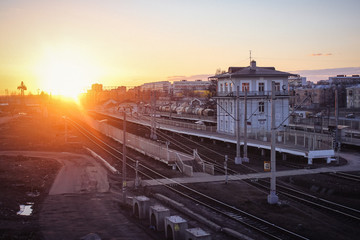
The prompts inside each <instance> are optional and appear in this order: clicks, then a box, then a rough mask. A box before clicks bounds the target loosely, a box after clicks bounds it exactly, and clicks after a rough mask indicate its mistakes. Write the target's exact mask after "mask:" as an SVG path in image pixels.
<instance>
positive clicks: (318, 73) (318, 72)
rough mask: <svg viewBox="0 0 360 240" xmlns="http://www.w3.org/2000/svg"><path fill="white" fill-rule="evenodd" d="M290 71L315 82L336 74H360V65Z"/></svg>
mask: <svg viewBox="0 0 360 240" xmlns="http://www.w3.org/2000/svg"><path fill="white" fill-rule="evenodd" d="M290 73H294V74H299V75H300V76H302V77H306V78H307V80H308V81H312V82H317V81H319V80H328V79H329V77H333V76H336V75H350V76H351V75H354V74H360V67H346V68H326V69H314V70H298V71H290Z"/></svg>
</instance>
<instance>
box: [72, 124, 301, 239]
mask: <svg viewBox="0 0 360 240" xmlns="http://www.w3.org/2000/svg"><path fill="white" fill-rule="evenodd" d="M69 121H70V122H71V124H72V125H73V126H74V127H75V128H76V129H77V130H78V131H79V132H80V133H81V134H83V135H84V136H85V137H86V138H88V139H89V140H90V141H92V142H93V143H94V144H96V145H97V147H101V148H102V149H103V150H104V151H105V152H107V153H108V154H110V155H112V156H113V157H115V158H117V159H118V160H119V161H122V153H121V152H120V151H119V150H117V149H116V148H114V147H113V146H110V145H109V144H107V143H105V142H104V141H103V140H102V139H99V138H98V137H97V136H95V135H94V134H92V133H91V131H88V130H87V128H86V127H84V126H82V124H80V123H78V122H76V121H74V120H71V119H69ZM127 159H128V160H129V162H127V167H128V168H131V169H133V170H135V169H134V163H135V162H136V160H135V159H134V158H133V157H127ZM139 166H140V167H141V169H140V170H139V171H138V172H139V174H141V175H143V176H145V177H146V178H149V179H157V178H167V177H166V176H164V175H163V174H161V173H159V172H158V171H157V170H154V169H151V168H150V167H148V166H146V165H144V164H142V163H140V164H139ZM167 179H168V178H167ZM164 186H165V187H166V188H167V189H169V190H171V191H173V192H176V193H178V194H181V195H182V196H183V197H185V198H188V199H190V200H192V201H195V202H197V203H198V204H201V205H203V206H205V207H207V208H209V209H212V210H213V211H216V212H218V213H220V214H222V215H223V216H226V217H227V218H229V219H231V220H233V221H236V222H238V223H240V224H242V225H243V226H246V227H248V228H251V229H252V230H255V231H257V232H259V233H261V234H262V235H264V236H266V237H268V238H269V239H307V238H305V237H303V236H301V235H299V234H297V233H294V232H291V231H289V230H287V229H284V228H282V227H280V226H277V225H275V224H273V223H271V222H268V221H266V220H264V219H262V218H260V217H257V216H255V215H252V214H250V213H248V212H246V211H243V210H241V209H238V208H235V207H233V206H230V205H228V204H226V203H224V202H221V201H219V200H217V199H214V198H212V197H210V196H207V195H205V194H202V193H201V192H198V191H196V190H194V189H192V188H190V187H187V186H185V185H183V184H180V183H178V182H176V181H173V184H171V185H164Z"/></svg>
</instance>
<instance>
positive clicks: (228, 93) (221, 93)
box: [217, 90, 289, 97]
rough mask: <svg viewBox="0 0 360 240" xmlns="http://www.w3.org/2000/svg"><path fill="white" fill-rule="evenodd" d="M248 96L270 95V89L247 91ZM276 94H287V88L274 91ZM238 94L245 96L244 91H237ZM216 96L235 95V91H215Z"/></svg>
mask: <svg viewBox="0 0 360 240" xmlns="http://www.w3.org/2000/svg"><path fill="white" fill-rule="evenodd" d="M247 95H248V96H251V97H252V96H271V91H248V92H247ZM275 95H276V96H288V95H289V91H288V90H281V91H275ZM239 96H240V97H243V96H245V92H239ZM217 97H236V91H231V92H230V91H228V92H217Z"/></svg>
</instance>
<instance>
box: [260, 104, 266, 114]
mask: <svg viewBox="0 0 360 240" xmlns="http://www.w3.org/2000/svg"><path fill="white" fill-rule="evenodd" d="M264 112H265V103H264V102H259V113H264Z"/></svg>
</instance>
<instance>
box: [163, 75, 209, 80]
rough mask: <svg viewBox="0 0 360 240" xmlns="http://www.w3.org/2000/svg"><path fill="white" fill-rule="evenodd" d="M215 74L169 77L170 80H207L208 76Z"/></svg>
mask: <svg viewBox="0 0 360 240" xmlns="http://www.w3.org/2000/svg"><path fill="white" fill-rule="evenodd" d="M213 75H214V74H198V75H191V76H170V77H167V80H168V81H181V80H188V81H195V80H199V79H200V80H202V81H207V80H208V77H211V76H213Z"/></svg>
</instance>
